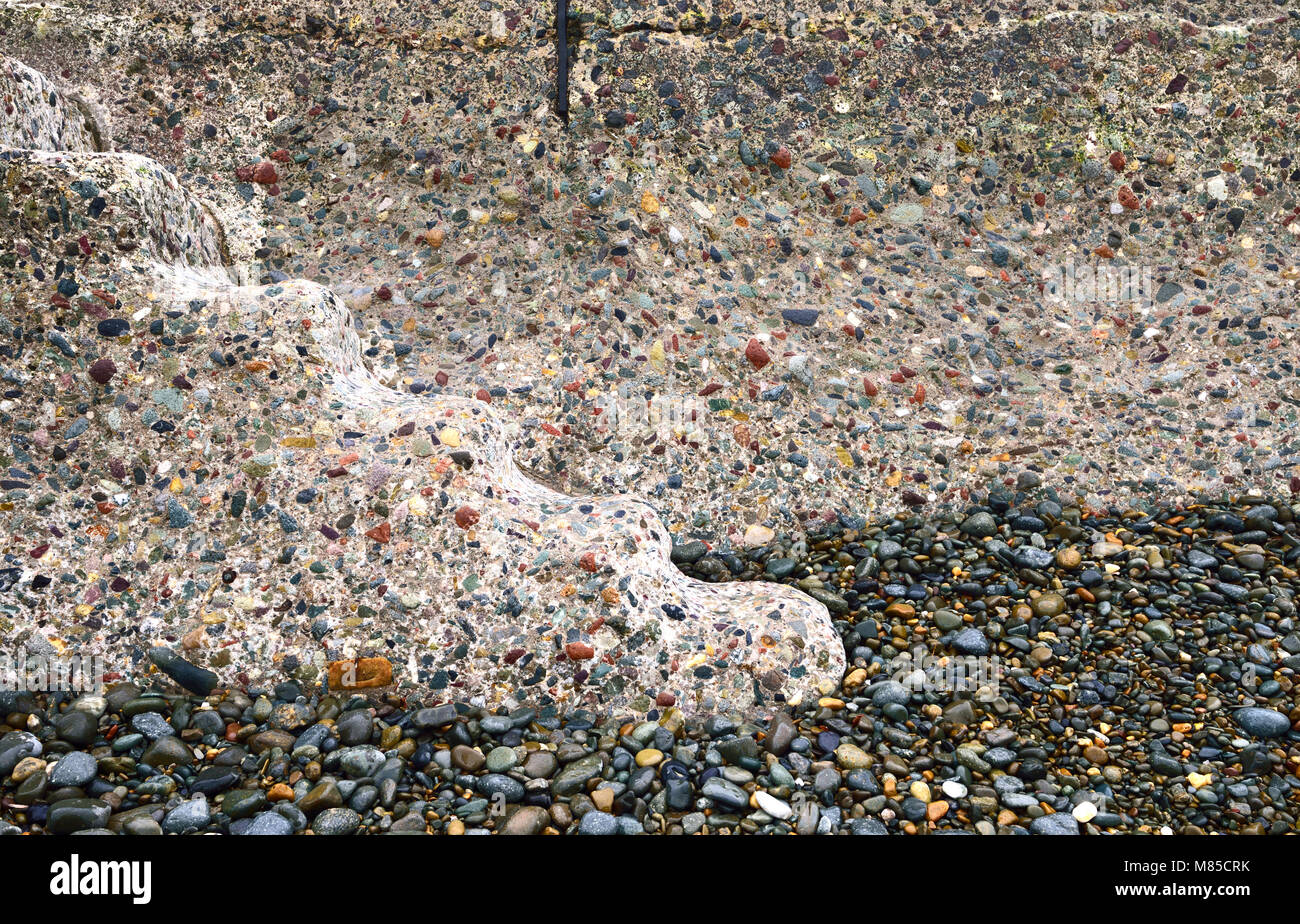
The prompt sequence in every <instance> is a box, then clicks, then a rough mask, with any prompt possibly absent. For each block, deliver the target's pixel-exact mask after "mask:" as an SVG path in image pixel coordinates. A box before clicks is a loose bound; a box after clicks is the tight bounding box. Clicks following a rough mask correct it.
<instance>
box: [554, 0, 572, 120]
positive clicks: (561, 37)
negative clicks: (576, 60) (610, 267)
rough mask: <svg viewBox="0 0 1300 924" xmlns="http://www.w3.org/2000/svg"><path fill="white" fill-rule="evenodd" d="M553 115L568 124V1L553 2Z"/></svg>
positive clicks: (556, 0) (558, 0)
mask: <svg viewBox="0 0 1300 924" xmlns="http://www.w3.org/2000/svg"><path fill="white" fill-rule="evenodd" d="M555 53H556V56H555V114H556V115H558V116H559V117H560V118H561V119H563V120H564V124H565V125H568V124H569V0H555Z"/></svg>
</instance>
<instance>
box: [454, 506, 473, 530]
mask: <svg viewBox="0 0 1300 924" xmlns="http://www.w3.org/2000/svg"><path fill="white" fill-rule="evenodd" d="M477 522H478V511H477V510H475V509H474V508H473V507H469V506H465V507H461V508H460V509H458V510H457V511H456V525H457V526H459V527H460V528H461V529H469V528H470V527H471V526H473V525H474V524H475V523H477Z"/></svg>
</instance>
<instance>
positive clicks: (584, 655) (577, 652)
mask: <svg viewBox="0 0 1300 924" xmlns="http://www.w3.org/2000/svg"><path fill="white" fill-rule="evenodd" d="M564 653H565V654H566V655H568V656H569V660H570V661H589V660H591V659H592V658H594V657H596V649H594V648H592V647H591V646H590V645H588V644H587V643H586V642H569V644H567V645H565V646H564Z"/></svg>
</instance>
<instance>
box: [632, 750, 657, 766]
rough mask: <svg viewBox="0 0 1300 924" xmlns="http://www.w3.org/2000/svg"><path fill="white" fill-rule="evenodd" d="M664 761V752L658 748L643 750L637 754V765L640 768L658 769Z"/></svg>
mask: <svg viewBox="0 0 1300 924" xmlns="http://www.w3.org/2000/svg"><path fill="white" fill-rule="evenodd" d="M663 759H664V752H663V751H660V750H659V749H657V748H643V749H642V750H640V751H637V752H636V765H637V766H638V767H657V766H659V762H660V761H662V760H663Z"/></svg>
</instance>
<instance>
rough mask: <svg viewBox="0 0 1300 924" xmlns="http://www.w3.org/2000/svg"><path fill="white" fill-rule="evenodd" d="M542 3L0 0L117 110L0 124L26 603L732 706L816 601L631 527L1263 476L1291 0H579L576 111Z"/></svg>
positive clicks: (24, 639) (269, 651)
mask: <svg viewBox="0 0 1300 924" xmlns="http://www.w3.org/2000/svg"><path fill="white" fill-rule="evenodd" d="M550 16H551V12H550V9H549V8H548V7H546V6H544V5H543V6H534V7H527V8H523V7H521V8H510V7H502V8H492V9H487V8H480V7H474V8H473V9H470V8H462V7H457V6H452V7H442V8H436V9H434V8H427V7H421V6H415V5H402V6H397V5H394V6H392V7H391V8H387V7H383V6H382V5H378V6H377V5H374V4H367V5H365V7H364V8H363V7H361V6H356V7H355V8H353V7H351V6H347V5H332V6H329V7H325V6H324V5H317V4H295V3H289V4H281V5H279V6H277V7H276V8H275V9H274V10H262V9H258V8H251V7H237V6H234V5H224V6H223V5H218V6H216V7H208V8H205V9H204V10H203V11H201V12H195V13H192V14H191V13H178V12H176V11H174V10H172V9H170V8H168V7H165V6H164V5H162V4H158V5H151V4H148V3H146V4H137V5H136V6H135V7H134V8H133V10H132V11H130V12H127V13H123V12H122V11H119V10H117V9H115V8H114V7H112V6H110V5H109V4H98V3H79V4H75V5H71V6H68V7H59V8H54V7H51V8H46V9H41V8H36V7H22V8H6V9H5V10H4V11H3V13H2V14H0V24H2V25H3V28H4V30H5V39H6V48H7V49H8V50H9V51H10V53H11V54H12V55H14V56H15V57H16V58H18V59H22V60H25V61H26V62H27V63H28V64H32V65H39V66H40V67H41V68H42V69H44V70H45V71H46V72H47V74H48V75H49V77H50V79H52V80H53V81H54V83H56V84H58V85H60V86H63V87H65V88H66V91H65V92H64V93H63V95H62V96H60V95H59V94H55V95H54V96H53V97H51V96H50V95H49V94H48V93H47V92H46V91H45V90H44V88H43V87H37V88H36V89H33V85H31V84H29V83H24V82H23V81H24V80H25V79H26V78H24V77H22V76H14V75H15V74H19V70H20V69H19V68H18V67H17V66H16V65H7V66H6V67H7V68H8V69H7V71H6V80H7V81H9V85H12V86H14V87H15V89H14V90H13V91H9V90H7V91H6V96H7V97H12V99H8V98H7V99H6V114H5V118H6V125H7V126H9V125H11V123H12V125H16V126H18V127H17V128H13V127H7V128H6V132H7V133H8V134H7V135H6V137H7V138H10V139H12V138H14V137H16V136H15V133H16V132H17V133H19V134H21V132H23V131H24V130H25V129H23V128H22V127H21V126H22V121H23V120H24V119H28V118H35V117H36V116H35V113H34V112H33V111H32V110H31V108H30V107H31V105H32V104H33V101H35V102H40V101H41V100H45V101H46V102H45V105H46V106H48V107H50V108H51V109H52V110H53V112H52V114H50V115H49V116H48V117H45V116H42V118H43V119H44V121H43V122H42V123H41V125H39V126H35V127H32V128H29V129H26V130H27V131H28V132H29V137H28V139H27V140H28V142H29V143H28V144H27V145H26V146H27V147H33V146H34V147H48V148H51V149H56V150H63V151H66V150H75V149H76V145H74V144H70V143H68V136H67V133H68V131H70V130H71V128H70V126H75V123H76V121H77V118H78V116H80V118H81V122H82V125H80V126H76V127H77V128H78V130H79V131H81V132H83V133H84V134H83V135H80V136H78V137H81V138H82V139H83V142H79V143H80V144H82V147H83V149H94V148H102V147H106V146H111V147H112V148H113V150H114V151H117V152H120V153H122V154H125V155H127V156H123V157H112V158H107V159H105V158H103V157H100V158H98V159H97V158H95V157H94V156H85V155H77V156H65V155H59V154H39V155H37V154H16V155H13V156H12V157H10V158H9V159H8V161H7V162H6V164H5V167H6V174H5V185H4V189H3V196H4V201H3V203H0V204H2V205H3V209H2V211H3V213H4V251H3V254H0V256H2V257H3V266H2V269H3V272H4V274H5V279H4V287H3V292H0V299H3V305H4V314H3V319H4V324H5V325H6V327H7V330H6V331H5V332H4V333H5V336H6V337H7V338H8V339H9V344H8V345H7V346H6V352H5V354H4V361H5V371H4V378H5V385H6V388H7V390H6V392H5V397H4V399H3V401H4V404H3V407H2V409H3V413H4V414H5V417H4V418H3V422H4V427H5V429H6V430H8V431H10V433H11V438H10V440H9V446H8V447H7V448H6V449H5V450H4V452H5V453H6V456H7V458H6V459H5V460H4V462H5V467H6V469H7V474H8V477H7V478H6V479H5V481H4V484H3V487H4V489H5V491H6V499H5V501H4V505H5V508H6V510H5V516H6V525H7V526H8V528H7V529H6V535H7V540H6V541H7V543H8V548H7V549H6V554H7V555H8V557H9V560H8V561H7V562H6V565H7V567H8V571H7V572H6V574H8V575H10V577H9V578H7V580H6V583H7V584H8V585H9V587H10V591H9V594H10V600H9V601H6V602H5V603H4V610H3V615H2V616H0V618H2V619H3V620H5V622H4V624H3V626H2V628H3V631H4V633H5V636H6V637H7V638H10V639H12V640H13V642H14V644H15V645H22V646H26V648H27V649H29V650H34V651H38V652H41V653H50V652H55V653H57V652H60V651H70V650H73V649H76V650H85V651H97V652H104V653H106V654H107V655H108V656H109V658H110V660H111V661H112V662H113V664H112V667H113V670H115V671H117V672H120V673H122V674H123V675H130V676H135V675H137V674H140V673H142V672H146V671H147V670H148V669H149V665H150V661H149V659H148V657H147V652H148V650H149V648H150V647H151V646H155V645H163V646H166V647H169V648H172V649H174V650H176V651H178V652H181V653H182V654H183V655H184V656H185V658H187V659H189V660H190V661H192V662H194V663H195V664H197V665H199V667H200V668H201V669H203V670H211V671H213V672H214V673H215V674H216V676H218V677H220V678H221V679H222V680H223V682H233V683H268V682H274V681H275V680H278V679H283V678H292V679H293V680H295V681H297V682H304V683H310V682H316V681H319V680H321V679H323V678H324V677H325V675H326V673H327V670H328V668H327V665H328V664H329V663H330V662H335V661H340V660H344V659H350V658H354V657H371V656H373V657H379V658H385V659H387V660H388V661H389V662H390V665H391V667H392V669H393V671H394V672H395V675H396V676H395V680H396V681H397V683H398V685H399V686H411V687H418V688H420V689H421V690H422V691H428V690H433V691H435V695H442V696H445V697H446V698H448V699H452V698H457V697H461V698H471V699H472V698H473V697H475V696H479V697H486V698H487V699H488V700H489V701H490V702H492V703H497V702H501V703H505V704H507V705H511V704H513V703H514V702H515V701H517V700H531V699H537V700H540V701H542V702H552V701H559V702H565V703H569V702H571V703H583V704H585V705H587V706H590V707H610V708H613V707H616V706H617V707H620V708H622V707H629V708H632V709H634V710H635V709H641V708H649V707H651V706H652V705H654V704H655V703H656V702H658V703H659V705H660V708H663V707H664V704H667V703H675V702H679V701H680V705H681V707H682V708H683V709H685V710H687V711H688V712H705V711H709V710H713V709H715V708H718V707H719V706H720V705H726V706H729V707H735V708H738V709H741V710H756V711H758V712H765V711H770V710H771V709H772V708H774V707H775V706H778V705H780V704H782V703H786V702H790V701H792V700H793V701H794V702H803V701H804V700H806V699H809V698H810V697H811V698H817V697H819V696H823V695H829V694H830V693H832V692H833V691H834V689H835V686H836V684H837V683H838V682H839V679H840V675H841V674H842V672H843V667H844V664H845V651H844V650H843V646H842V645H841V644H840V643H839V642H838V641H837V640H836V639H835V638H834V631H833V627H832V624H831V620H830V618H829V616H828V612H827V609H826V606H827V605H832V606H838V603H834V602H833V601H832V602H831V603H830V604H828V603H827V601H826V600H825V599H821V598H818V601H817V602H814V601H813V600H811V599H809V598H808V597H804V596H801V595H798V594H795V593H793V592H792V591H787V590H779V589H772V588H765V587H764V586H763V585H754V586H753V587H749V588H739V589H737V588H734V587H728V588H724V587H722V586H721V585H709V586H707V587H700V586H699V585H696V584H690V583H686V582H685V581H684V580H683V579H682V578H680V577H679V576H677V574H676V573H675V572H673V571H671V569H668V568H666V567H660V565H663V560H662V556H663V555H666V553H667V546H668V541H669V538H668V536H669V534H670V533H671V534H672V535H673V536H675V537H676V540H677V542H678V544H679V545H680V544H684V543H688V542H690V541H703V542H706V543H708V544H710V545H712V546H714V547H716V548H717V549H719V550H723V551H728V550H734V551H736V552H743V551H744V550H755V549H767V548H769V547H770V546H771V545H772V544H773V543H774V542H778V541H780V540H779V539H778V537H779V536H780V537H786V536H796V537H797V536H800V535H804V534H807V533H809V532H814V533H815V532H816V531H818V530H821V529H824V528H826V526H827V525H828V524H829V525H834V526H838V527H842V528H847V529H850V530H860V529H861V528H863V527H865V525H866V523H867V521H868V520H869V519H875V518H878V517H880V516H882V515H886V514H891V513H893V512H895V511H900V510H911V511H916V512H918V513H927V514H928V513H930V512H932V511H936V510H940V509H944V508H955V509H961V508H965V507H967V506H968V505H969V504H972V503H980V502H982V501H984V500H986V499H987V497H988V493H989V490H990V488H992V487H1003V486H1010V487H1015V488H1017V489H1019V490H1022V491H1033V490H1039V489H1047V490H1048V491H1050V492H1053V494H1052V496H1054V497H1058V498H1060V499H1061V501H1062V502H1063V504H1065V505H1067V506H1069V505H1073V504H1076V503H1078V504H1082V505H1083V508H1084V509H1087V508H1097V509H1102V508H1106V507H1112V508H1115V509H1124V508H1127V507H1131V506H1137V507H1141V506H1142V505H1144V504H1149V503H1152V502H1156V503H1161V504H1177V503H1179V502H1187V501H1190V500H1191V499H1192V498H1193V497H1194V496H1196V495H1197V494H1199V493H1200V492H1201V491H1202V490H1210V491H1215V492H1218V491H1221V490H1225V489H1226V490H1228V491H1230V492H1232V493H1238V492H1241V491H1244V490H1246V489H1250V488H1254V489H1258V490H1259V491H1261V492H1263V494H1262V495H1261V496H1267V497H1282V498H1289V497H1291V496H1292V495H1293V494H1294V492H1295V490H1296V489H1300V478H1297V475H1296V474H1295V456H1294V449H1293V446H1294V430H1293V427H1292V424H1293V422H1294V413H1295V411H1294V409H1295V406H1296V400H1297V397H1300V396H1298V395H1297V393H1296V383H1295V376H1294V367H1293V365H1292V357H1291V352H1290V351H1291V349H1292V345H1293V343H1294V322H1293V321H1291V320H1290V312H1291V311H1292V309H1293V307H1294V297H1295V292H1296V286H1297V281H1298V277H1297V270H1296V266H1295V258H1294V247H1293V241H1294V236H1295V233H1296V226H1297V223H1296V222H1295V221H1293V219H1294V217H1295V215H1296V214H1297V212H1296V208H1297V207H1296V202H1295V196H1294V190H1295V186H1296V182H1297V179H1296V176H1297V165H1296V164H1294V163H1293V162H1292V154H1291V150H1292V148H1293V147H1294V145H1293V143H1292V142H1293V140H1294V135H1293V125H1294V122H1295V116H1296V111H1297V104H1296V102H1295V98H1294V94H1295V83H1296V73H1295V59H1294V43H1295V38H1296V29H1297V28H1298V25H1297V22H1296V20H1295V18H1294V17H1293V16H1292V15H1291V14H1289V13H1287V12H1286V11H1285V10H1283V9H1282V8H1280V7H1275V6H1271V5H1266V4H1259V5H1257V6H1253V7H1241V6H1240V5H1232V7H1231V8H1229V7H1228V6H1226V5H1213V4H1212V5H1209V6H1208V7H1207V6H1204V5H1201V6H1197V7H1196V8H1195V9H1192V8H1188V9H1181V8H1168V7H1164V6H1161V7H1160V8H1158V9H1157V8H1156V7H1154V6H1153V7H1150V8H1147V7H1142V6H1137V7H1134V8H1132V9H1130V10H1128V11H1126V12H1124V13H1122V14H1110V13H1105V12H1100V11H1092V10H1088V9H1075V10H1064V11H1062V10H1057V9H1055V8H1051V9H1049V8H1047V7H1045V6H1044V7H1042V8H1041V9H1040V8H1036V7H1034V6H1033V5H1028V6H1024V7H1016V8H1014V9H1013V8H1009V7H1008V8H1003V9H990V10H988V11H983V10H981V11H979V12H974V11H971V10H969V9H967V8H965V7H964V6H952V7H943V6H938V5H935V6H926V7H925V8H924V9H916V10H913V9H904V8H902V7H898V6H884V5H880V6H876V7H872V8H871V9H869V10H848V9H837V8H836V7H835V6H834V5H833V4H824V5H816V6H809V7H807V8H805V9H802V10H800V9H797V8H796V7H794V6H791V7H790V8H789V9H785V10H783V11H781V12H779V13H774V12H772V11H770V10H759V9H750V8H748V7H747V6H746V5H743V4H741V5H726V6H725V8H724V6H718V7H717V8H711V7H709V8H703V7H701V8H692V7H690V6H688V5H686V4H682V5H680V6H674V5H664V6H645V7H639V6H618V7H615V6H613V5H605V4H591V5H586V6H575V10H574V29H573V30H572V31H573V33H574V35H575V37H576V47H575V61H574V86H573V89H572V102H573V116H572V120H571V123H570V124H569V126H568V127H567V128H566V127H565V126H563V125H562V123H560V122H559V121H558V120H556V119H555V118H554V117H553V116H552V115H551V114H550V111H549V104H548V96H549V94H550V93H552V92H553V87H552V85H551V82H550V81H551V77H550V75H551V66H552V64H553V51H552V49H551V46H550V41H551V34H550V32H549V29H550ZM19 84H21V86H19ZM37 108H38V109H39V108H40V107H37ZM105 113H108V114H109V116H108V118H110V119H111V123H112V125H111V131H110V130H109V129H108V128H107V127H106V126H105V115H104V114H105ZM15 120H16V121H15ZM41 132H46V134H45V135H41V134H40V133H41ZM38 137H42V138H48V139H49V143H48V144H44V143H42V144H35V143H31V142H32V141H33V139H36V138H38ZM6 143H8V144H14V142H13V141H12V140H9V141H7V142H6ZM18 146H22V145H18ZM164 267H165V268H166V269H167V272H164V271H163V269H164ZM217 267H222V269H221V273H220V275H219V276H217V275H214V269H215V268H217ZM1098 267H1102V268H1111V269H1101V270H1099V269H1098ZM1111 270H1116V271H1119V270H1122V271H1123V272H1124V273H1126V274H1127V278H1131V279H1135V280H1137V281H1138V282H1139V284H1140V288H1141V291H1140V292H1139V293H1138V297H1137V298H1136V299H1132V298H1129V297H1127V296H1125V297H1119V296H1118V295H1117V294H1116V293H1113V292H1109V291H1108V290H1107V287H1106V286H1101V287H1100V288H1101V289H1102V290H1103V291H1101V292H1099V291H1098V288H1099V287H1098V286H1097V285H1096V278H1097V277H1098V275H1107V274H1108V273H1110V272H1111ZM1089 273H1091V276H1092V280H1093V281H1092V282H1091V283H1089V281H1088V278H1089ZM1054 274H1063V275H1054ZM1107 278H1109V277H1108V276H1107ZM1063 279H1064V280H1066V281H1065V282H1064V283H1063V282H1062V280H1063ZM235 283H242V284H244V285H235ZM1130 294H1131V293H1130ZM345 309H346V310H350V311H351V312H352V318H353V322H352V323H349V322H348V321H347V316H346V314H345ZM313 325H314V326H313ZM354 350H355V354H354V353H353V351H354ZM350 370H356V376H355V378H364V380H365V385H364V388H362V387H359V386H357V385H355V384H354V383H351V382H350V378H351V377H353V376H351V373H350ZM380 396H382V400H379V404H381V405H383V406H382V407H380V406H371V404H370V403H369V402H370V399H377V398H379V397H380ZM403 396H404V397H403ZM417 407H418V408H422V409H423V410H422V411H420V412H419V413H421V414H428V415H433V417H432V418H430V417H419V416H418V415H417V414H416V413H415V412H414V411H410V409H412V408H417ZM408 411H410V412H409V413H408ZM448 413H450V414H451V418H447V417H446V416H445V415H447V414H448ZM438 415H443V416H442V417H441V418H439V417H438ZM434 418H437V419H434ZM469 418H474V420H470V419H469ZM485 420H493V421H499V422H500V425H499V427H498V426H497V425H490V426H489V425H486V424H482V423H479V422H478V421H485ZM462 438H463V439H464V445H463V446H462V445H461V440H462ZM502 443H508V444H510V445H509V447H508V448H509V449H510V450H511V452H499V451H496V449H493V448H489V449H483V447H489V445H490V444H491V445H492V446H499V445H500V444H502ZM480 450H482V451H480ZM511 454H513V458H514V460H515V461H514V462H511V461H509V456H510V455H511ZM516 463H517V466H518V468H517V469H516V468H515V465H516ZM525 488H526V489H525ZM630 490H634V491H636V492H637V493H638V494H640V495H642V496H643V497H645V498H646V500H647V501H648V505H647V504H646V503H644V502H634V501H631V500H628V499H624V498H620V496H619V492H622V491H630ZM566 496H567V498H568V499H565V498H566ZM601 497H605V498H610V497H612V498H613V500H612V501H610V500H607V501H600V500H597V499H598V498H601ZM633 546H636V547H637V548H636V549H633ZM647 549H649V551H648V552H647V551H646V550H647ZM646 562H656V563H657V564H656V565H655V566H653V567H651V566H650V565H648V564H645V563H646ZM743 570H744V569H743V568H742V569H741V571H742V572H743ZM706 576H707V575H706ZM720 576H722V575H719V574H714V575H712V577H714V578H717V577H720ZM813 589H814V590H817V589H818V588H813ZM740 597H745V598H746V599H747V600H748V601H749V602H748V603H747V605H746V606H743V607H742V606H734V605H731V603H732V601H734V600H736V599H739V598H740ZM661 598H662V599H661ZM768 600H770V601H771V602H770V603H768V602H765V601H768ZM760 601H764V602H760ZM683 626H685V627H690V628H689V630H683V629H682V628H681V627H683Z"/></svg>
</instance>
